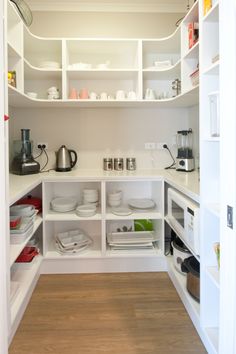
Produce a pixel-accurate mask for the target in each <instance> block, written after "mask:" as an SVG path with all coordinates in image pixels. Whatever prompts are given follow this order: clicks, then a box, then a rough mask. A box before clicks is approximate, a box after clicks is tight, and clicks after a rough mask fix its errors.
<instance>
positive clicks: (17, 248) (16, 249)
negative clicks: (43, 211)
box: [10, 215, 43, 267]
mask: <svg viewBox="0 0 236 354" xmlns="http://www.w3.org/2000/svg"><path fill="white" fill-rule="evenodd" d="M42 221H43V219H42V217H41V216H40V215H37V216H36V219H35V221H34V228H33V231H32V233H31V234H30V236H29V237H27V239H26V240H25V241H24V242H22V243H20V244H11V245H10V267H11V266H12V265H13V263H14V262H15V260H16V258H17V257H18V256H19V254H20V253H21V251H22V250H23V248H24V247H25V246H26V244H27V242H28V241H29V240H30V239H31V238H32V237H33V235H34V233H35V232H36V231H37V229H38V228H39V226H40V225H41V224H42Z"/></svg>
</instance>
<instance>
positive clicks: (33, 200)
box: [16, 195, 42, 212]
mask: <svg viewBox="0 0 236 354" xmlns="http://www.w3.org/2000/svg"><path fill="white" fill-rule="evenodd" d="M16 204H18V205H19V204H30V205H33V206H34V207H35V209H37V210H38V211H39V212H41V211H42V199H41V198H37V197H32V195H28V197H26V198H23V199H20V200H18V202H17V203H16Z"/></svg>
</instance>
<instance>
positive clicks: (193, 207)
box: [167, 188, 200, 255]
mask: <svg viewBox="0 0 236 354" xmlns="http://www.w3.org/2000/svg"><path fill="white" fill-rule="evenodd" d="M167 205H168V206H167V209H168V210H167V219H168V223H169V224H170V226H171V228H173V230H174V231H175V233H176V234H177V235H178V236H179V237H180V239H181V240H182V241H183V242H184V243H185V245H186V246H187V248H189V250H190V251H192V252H193V253H195V254H196V255H199V253H200V236H199V213H200V209H199V206H198V204H196V203H195V202H194V201H192V200H191V199H189V198H187V197H185V196H183V195H182V194H181V193H179V192H177V191H175V190H174V189H173V188H169V189H168V204H167Z"/></svg>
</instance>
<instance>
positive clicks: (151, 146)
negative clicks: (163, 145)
mask: <svg viewBox="0 0 236 354" xmlns="http://www.w3.org/2000/svg"><path fill="white" fill-rule="evenodd" d="M144 148H145V150H155V148H156V144H155V143H145V144H144Z"/></svg>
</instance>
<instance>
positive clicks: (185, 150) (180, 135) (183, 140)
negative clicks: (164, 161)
mask: <svg viewBox="0 0 236 354" xmlns="http://www.w3.org/2000/svg"><path fill="white" fill-rule="evenodd" d="M192 133H193V131H192V129H189V130H179V131H178V132H177V158H176V171H185V172H190V171H193V170H194V158H193V147H192V145H193V135H192Z"/></svg>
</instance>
